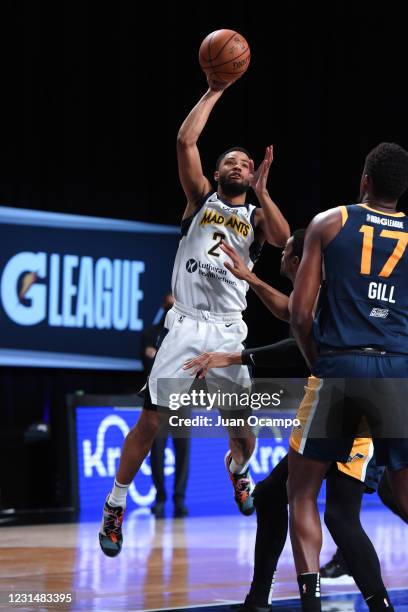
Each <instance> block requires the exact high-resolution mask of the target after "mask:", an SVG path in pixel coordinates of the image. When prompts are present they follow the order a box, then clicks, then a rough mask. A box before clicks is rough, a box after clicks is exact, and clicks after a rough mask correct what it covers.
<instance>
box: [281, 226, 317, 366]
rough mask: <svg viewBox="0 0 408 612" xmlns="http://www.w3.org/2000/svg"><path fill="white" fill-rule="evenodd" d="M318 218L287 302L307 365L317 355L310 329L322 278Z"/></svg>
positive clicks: (309, 232)
mask: <svg viewBox="0 0 408 612" xmlns="http://www.w3.org/2000/svg"><path fill="white" fill-rule="evenodd" d="M319 217H320V215H317V216H316V217H315V218H314V219H313V220H312V222H311V223H310V225H309V227H308V229H307V232H306V236H305V245H304V249H303V256H302V261H301V263H300V266H299V270H298V272H297V274H296V280H295V286H294V289H293V293H292V295H291V297H290V304H289V308H290V313H291V318H290V324H291V327H292V331H293V334H294V336H295V338H296V341H297V343H298V346H299V348H300V350H301V351H302V354H303V356H304V358H305V359H306V362H307V364H308V366H309V367H311V368H312V367H313V366H314V363H315V361H316V358H317V347H316V344H315V342H314V339H313V330H312V327H313V313H314V309H315V303H316V299H317V295H318V293H319V288H320V284H321V280H322V236H321V232H322V228H321V221H320V219H319Z"/></svg>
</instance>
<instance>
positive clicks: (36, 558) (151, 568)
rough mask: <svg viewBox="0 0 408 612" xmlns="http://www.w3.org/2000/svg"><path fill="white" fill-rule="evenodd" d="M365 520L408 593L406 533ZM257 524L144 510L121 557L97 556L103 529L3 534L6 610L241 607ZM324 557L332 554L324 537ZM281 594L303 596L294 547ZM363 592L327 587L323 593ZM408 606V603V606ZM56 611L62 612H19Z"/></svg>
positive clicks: (6, 530)
mask: <svg viewBox="0 0 408 612" xmlns="http://www.w3.org/2000/svg"><path fill="white" fill-rule="evenodd" d="M363 522H364V525H365V526H366V529H367V531H368V533H369V534H370V536H371V538H372V540H373V543H374V545H375V547H376V549H377V551H378V552H379V555H380V558H381V562H382V566H383V574H384V578H385V582H386V584H387V587H389V588H391V587H408V528H407V526H406V525H404V524H403V523H402V522H401V521H400V520H399V519H398V518H397V517H395V516H394V515H392V514H391V513H390V512H388V511H386V510H369V511H367V512H365V513H364V515H363ZM255 526H256V522H255V517H250V518H245V517H241V516H239V515H236V516H230V517H225V516H224V517H208V518H187V519H177V520H172V519H166V520H159V521H155V519H154V518H153V517H152V516H151V515H148V514H138V512H137V511H136V512H135V513H133V514H129V515H128V516H127V517H126V519H125V526H124V538H125V543H124V548H123V551H122V553H121V554H120V555H119V557H117V558H116V559H109V558H107V557H105V556H104V555H103V554H102V552H101V551H100V549H99V543H98V528H99V524H98V523H80V524H67V525H45V526H44V525H43V526H29V527H2V528H1V529H0V593H1V595H2V600H1V601H2V602H3V603H1V604H0V608H1V609H7V610H9V609H12V608H11V607H10V606H9V605H8V604H7V600H6V593H8V592H30V591H31V592H48V593H71V594H72V596H73V599H74V601H73V603H72V604H71V605H70V606H68V607H66V608H65V609H70V610H82V611H83V610H87V611H94V610H100V611H109V612H114V611H116V610H118V611H119V610H128V611H130V610H153V609H154V610H156V609H160V608H165V609H168V608H173V607H178V606H187V605H198V604H206V603H212V604H215V603H221V602H226V601H231V602H233V601H234V602H236V601H242V600H243V598H244V597H245V594H246V592H247V590H248V585H249V583H250V581H251V576H252V559H253V546H254V538H255ZM324 542H325V544H324V549H323V553H322V560H323V561H326V560H328V558H329V557H330V556H331V554H332V553H333V551H334V544H333V542H332V540H331V538H330V536H328V535H327V534H326V533H325V538H324ZM277 578H278V579H277V582H278V584H277V588H276V590H275V593H276V596H277V597H289V596H293V595H296V594H297V589H296V583H295V576H294V571H293V566H292V557H291V551H290V547H289V544H288V543H287V544H286V548H285V551H284V554H283V556H282V558H281V562H280V565H279V571H278V577H277ZM351 590H355V586H350V585H348V586H347V585H343V586H336V587H333V586H330V587H328V586H324V587H323V592H326V593H333V592H339V591H351ZM407 603H408V602H407ZM18 609H20V610H23V609H24V610H33V609H37V610H38V609H42V610H53V609H61V608H58V607H57V606H54V607H53V606H52V605H49V606H43V607H38V605H37V608H34V607H20V608H18Z"/></svg>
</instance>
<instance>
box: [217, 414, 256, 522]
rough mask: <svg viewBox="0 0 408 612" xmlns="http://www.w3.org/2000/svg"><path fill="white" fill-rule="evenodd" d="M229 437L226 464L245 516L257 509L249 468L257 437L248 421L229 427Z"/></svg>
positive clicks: (236, 500) (238, 504)
mask: <svg viewBox="0 0 408 612" xmlns="http://www.w3.org/2000/svg"><path fill="white" fill-rule="evenodd" d="M235 416H236V415H235ZM246 416H247V415H246ZM246 416H244V417H243V418H244V419H245V418H246ZM228 437H229V446H230V450H229V451H228V452H227V454H226V455H225V466H226V468H227V471H228V475H229V477H230V480H231V482H232V485H233V487H234V499H235V502H236V504H237V506H238V509H239V511H240V512H241V513H242V514H244V515H245V516H249V515H251V514H253V512H254V511H255V506H254V500H253V495H252V494H253V491H254V488H255V483H254V481H253V480H252V476H251V473H250V470H249V462H250V460H251V457H252V454H253V452H254V450H255V443H256V439H255V436H254V434H253V432H252V429H251V427H250V426H249V425H248V424H247V423H245V425H244V426H243V427H240V428H236V427H228Z"/></svg>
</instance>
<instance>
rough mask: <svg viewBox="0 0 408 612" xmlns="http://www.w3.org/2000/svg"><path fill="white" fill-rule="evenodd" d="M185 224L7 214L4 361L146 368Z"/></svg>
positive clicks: (1, 326) (3, 230) (1, 310)
mask: <svg viewBox="0 0 408 612" xmlns="http://www.w3.org/2000/svg"><path fill="white" fill-rule="evenodd" d="M178 238H179V230H178V228H177V227H171V226H163V225H154V224H148V223H137V222H131V221H119V220H113V219H103V218H95V217H82V216H76V215H64V214H57V213H44V212H38V211H29V210H22V209H13V208H6V207H0V239H1V245H2V249H1V253H0V331H1V341H0V342H1V348H0V364H3V365H31V366H33V365H34V366H36V365H37V366H51V367H54V366H55V367H75V368H81V367H84V368H105V369H140V368H141V363H140V361H139V359H138V352H139V337H140V332H141V331H142V330H143V328H144V327H145V326H148V325H151V323H152V320H153V318H154V315H155V313H156V312H157V310H158V307H159V305H160V304H161V300H162V297H163V294H164V293H165V292H166V291H168V290H169V287H170V279H171V267H172V262H173V258H174V255H175V252H176V249H177V242H178Z"/></svg>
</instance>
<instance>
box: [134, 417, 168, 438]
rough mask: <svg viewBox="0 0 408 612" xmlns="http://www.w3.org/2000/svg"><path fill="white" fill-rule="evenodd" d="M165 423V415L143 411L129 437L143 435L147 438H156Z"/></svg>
mask: <svg viewBox="0 0 408 612" xmlns="http://www.w3.org/2000/svg"><path fill="white" fill-rule="evenodd" d="M164 423H165V419H164V418H163V415H161V414H159V413H158V412H155V411H153V410H142V414H141V415H140V419H139V420H138V422H137V423H136V426H135V427H134V428H133V429H132V430H131V431H130V432H129V435H132V434H134V435H137V434H141V435H143V436H145V437H152V436H153V437H154V436H155V435H156V434H157V433H158V432H159V430H160V428H161V427H162V426H163V424H164Z"/></svg>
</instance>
